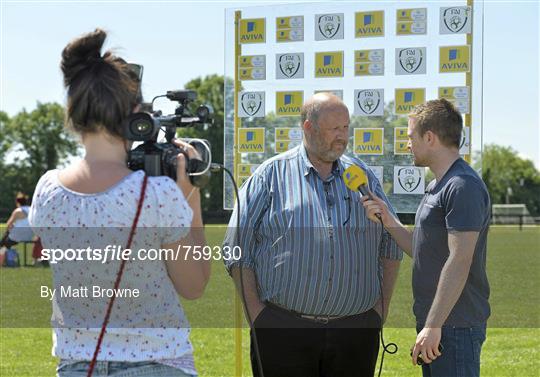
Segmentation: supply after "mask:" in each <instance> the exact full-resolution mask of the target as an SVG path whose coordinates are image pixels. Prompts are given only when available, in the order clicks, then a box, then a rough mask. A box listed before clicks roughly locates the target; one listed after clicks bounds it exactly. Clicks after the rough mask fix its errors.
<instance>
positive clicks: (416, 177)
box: [397, 167, 422, 192]
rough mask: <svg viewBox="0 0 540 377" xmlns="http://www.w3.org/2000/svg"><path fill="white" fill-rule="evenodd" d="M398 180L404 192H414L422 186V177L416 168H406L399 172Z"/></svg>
mask: <svg viewBox="0 0 540 377" xmlns="http://www.w3.org/2000/svg"><path fill="white" fill-rule="evenodd" d="M397 180H398V183H399V185H400V186H401V188H402V189H403V190H404V191H406V192H413V191H415V190H416V189H417V188H418V186H420V182H421V181H422V175H421V174H420V170H418V169H416V168H413V167H404V168H401V169H399V170H398V173H397Z"/></svg>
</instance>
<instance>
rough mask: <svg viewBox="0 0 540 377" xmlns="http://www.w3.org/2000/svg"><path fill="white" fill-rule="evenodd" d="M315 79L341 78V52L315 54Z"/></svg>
mask: <svg viewBox="0 0 540 377" xmlns="http://www.w3.org/2000/svg"><path fill="white" fill-rule="evenodd" d="M315 77H343V51H334V52H317V53H315Z"/></svg>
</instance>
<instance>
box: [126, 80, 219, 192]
mask: <svg viewBox="0 0 540 377" xmlns="http://www.w3.org/2000/svg"><path fill="white" fill-rule="evenodd" d="M159 97H167V98H168V99H170V100H172V101H177V102H178V103H179V105H178V106H177V108H176V110H175V114H173V115H165V116H164V115H162V113H161V111H156V112H154V111H153V110H152V105H150V106H148V105H143V107H144V106H146V107H148V108H147V110H149V111H146V112H138V113H134V114H131V115H130V116H129V117H128V118H127V119H126V120H125V121H124V126H123V129H124V137H125V138H126V139H128V140H132V141H142V142H143V143H142V144H141V145H139V146H137V147H136V148H135V149H133V150H131V151H130V152H129V155H128V167H129V168H130V169H131V170H144V171H145V172H146V173H147V174H148V175H149V176H162V175H165V176H168V177H171V178H172V179H174V180H176V168H177V159H176V157H177V155H178V154H179V153H183V154H184V156H185V157H186V170H187V174H188V175H189V178H190V180H191V183H192V184H193V185H194V186H198V187H203V186H204V185H206V183H208V180H209V179H210V171H209V169H210V164H211V162H212V161H211V159H212V156H211V150H210V143H209V142H208V141H207V140H203V139H180V140H182V141H184V142H186V143H188V144H190V145H192V146H193V147H194V148H195V149H196V150H197V152H198V153H199V155H200V156H201V159H200V160H199V159H193V158H189V156H188V154H187V152H186V151H184V150H183V149H182V148H179V147H177V146H176V145H174V144H173V143H172V140H173V139H174V137H175V136H176V129H177V128H179V127H192V126H196V125H202V124H205V123H210V122H211V120H210V115H211V113H212V109H211V108H210V107H209V106H199V107H198V108H197V109H196V111H195V114H191V112H190V110H189V109H188V104H189V103H190V102H193V101H194V100H196V98H197V93H196V92H194V91H191V90H176V91H168V92H167V94H165V95H163V96H158V97H156V98H159ZM156 98H154V100H155V99H156ZM152 102H153V101H152ZM160 130H163V131H165V140H166V141H164V142H158V141H157V138H158V133H159V131H160Z"/></svg>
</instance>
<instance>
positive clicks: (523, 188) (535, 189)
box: [476, 144, 540, 216]
mask: <svg viewBox="0 0 540 377" xmlns="http://www.w3.org/2000/svg"><path fill="white" fill-rule="evenodd" d="M476 160H477V161H476V167H477V168H478V167H479V164H480V161H479V158H478V156H477V158H476ZM481 166H482V175H483V180H484V182H485V183H486V186H487V188H488V190H489V194H490V196H491V202H492V203H494V204H497V203H506V199H507V194H508V192H509V190H508V188H510V192H511V193H512V194H511V195H510V196H509V197H508V198H509V200H510V203H524V204H525V205H526V206H527V208H528V209H529V212H530V213H531V215H533V216H538V215H539V214H540V196H539V195H538V193H539V192H540V172H539V171H538V170H537V169H536V168H535V166H534V164H533V162H532V161H531V160H526V159H523V158H521V157H519V156H518V153H517V152H516V151H515V150H513V149H512V148H510V147H503V146H500V145H495V144H488V145H486V146H485V147H484V151H483V154H482V161H481Z"/></svg>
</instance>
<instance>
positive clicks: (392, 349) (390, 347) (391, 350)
mask: <svg viewBox="0 0 540 377" xmlns="http://www.w3.org/2000/svg"><path fill="white" fill-rule="evenodd" d="M377 218H378V219H379V221H380V223H381V236H380V240H379V250H378V251H379V261H380V262H381V269H379V270H378V271H377V277H378V279H379V286H380V287H381V312H382V313H381V336H380V338H381V344H382V348H383V352H382V355H381V363H380V364H379V373H378V375H377V376H378V377H380V376H381V372H382V367H383V364H384V354H385V353H388V354H389V355H393V354H395V353H396V352H397V351H398V346H397V344H396V343H393V342H390V343H388V344H386V343H385V342H384V333H383V328H384V292H383V277H382V261H381V259H382V257H381V252H382V248H383V246H384V242H383V240H384V225H383V222H382V219H381V217H380V216H378V217H377Z"/></svg>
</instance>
